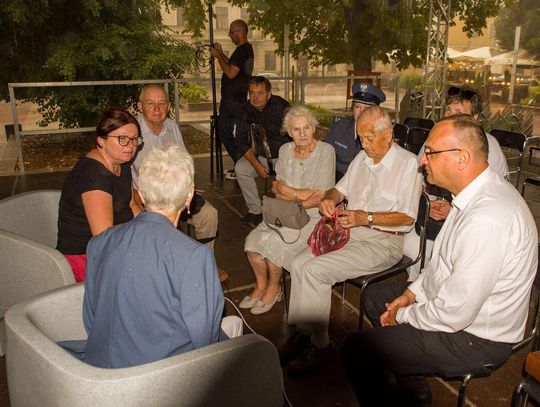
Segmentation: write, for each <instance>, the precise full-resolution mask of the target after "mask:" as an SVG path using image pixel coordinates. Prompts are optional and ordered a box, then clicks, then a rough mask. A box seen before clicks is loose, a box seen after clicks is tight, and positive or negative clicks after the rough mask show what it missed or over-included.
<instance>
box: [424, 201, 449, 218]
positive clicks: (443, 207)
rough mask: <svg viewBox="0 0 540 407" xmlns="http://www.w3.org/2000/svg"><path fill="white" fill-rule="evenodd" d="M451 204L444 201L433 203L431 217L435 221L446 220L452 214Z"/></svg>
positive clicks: (430, 211)
mask: <svg viewBox="0 0 540 407" xmlns="http://www.w3.org/2000/svg"><path fill="white" fill-rule="evenodd" d="M450 207H451V204H450V202H448V201H446V200H444V199H440V200H439V199H438V200H435V201H431V203H430V206H429V217H430V218H432V219H435V220H445V219H446V218H447V217H448V213H449V212H450Z"/></svg>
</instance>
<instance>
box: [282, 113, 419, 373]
mask: <svg viewBox="0 0 540 407" xmlns="http://www.w3.org/2000/svg"><path fill="white" fill-rule="evenodd" d="M356 126H357V132H358V134H360V137H361V139H362V145H363V146H364V150H362V151H361V152H360V154H358V155H357V156H356V158H355V159H354V160H353V162H352V163H351V165H350V166H349V169H348V170H347V173H346V174H345V176H344V177H343V178H342V179H341V180H340V181H339V182H338V183H337V184H336V186H335V188H332V189H330V190H328V191H327V192H326V194H325V196H324V198H323V199H322V200H321V203H320V205H319V209H320V211H321V212H322V214H323V215H325V216H326V217H329V218H336V219H337V222H339V223H340V224H341V226H343V227H344V228H349V229H350V238H349V241H348V242H347V243H346V244H345V245H344V246H343V247H341V248H340V249H338V250H335V251H332V252H329V253H325V254H322V255H320V256H317V257H315V256H314V255H313V254H312V252H311V249H310V248H309V247H307V248H306V249H304V250H303V251H301V252H300V253H299V254H298V255H297V256H296V257H295V259H294V261H293V262H292V269H291V300H290V306H289V320H288V324H289V325H291V328H293V327H294V330H293V332H292V334H291V335H290V336H289V338H288V340H287V342H286V343H285V344H284V345H283V346H282V347H281V348H280V349H279V356H280V360H281V363H282V364H288V368H287V371H288V372H289V373H292V374H303V373H309V372H311V371H313V370H315V369H317V368H320V367H322V366H323V365H325V364H326V363H328V361H329V360H330V359H331V358H332V356H333V355H334V345H333V342H332V341H331V340H330V337H329V333H328V325H329V319H330V308H331V300H332V286H333V285H334V284H336V283H338V282H341V281H345V280H348V279H352V278H356V277H359V276H362V275H367V274H373V273H377V272H380V271H383V270H385V269H387V268H388V267H391V266H393V265H394V264H396V263H397V262H398V261H399V260H400V259H401V257H402V255H403V234H404V233H405V232H408V231H409V230H410V229H411V228H412V226H413V224H414V220H415V217H416V214H417V212H418V202H419V199H420V194H421V191H422V178H421V175H420V174H419V172H418V163H417V160H416V157H415V156H414V154H412V153H411V152H409V151H407V150H405V149H403V148H402V147H400V146H398V145H397V144H395V143H394V142H393V140H392V121H391V119H390V116H389V115H388V113H387V112H386V111H385V110H384V109H382V108H381V107H379V106H371V107H369V108H367V109H366V110H364V111H363V112H362V113H361V114H360V116H359V117H358V122H357V124H356ZM344 198H347V199H348V206H347V209H341V208H339V207H338V205H339V203H340V202H342V201H343V200H344Z"/></svg>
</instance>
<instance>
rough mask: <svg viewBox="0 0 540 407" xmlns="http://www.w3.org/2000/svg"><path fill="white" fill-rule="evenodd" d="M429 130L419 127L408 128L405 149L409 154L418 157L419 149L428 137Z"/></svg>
mask: <svg viewBox="0 0 540 407" xmlns="http://www.w3.org/2000/svg"><path fill="white" fill-rule="evenodd" d="M429 132H430V130H428V129H423V128H420V127H410V128H409V133H408V134H407V143H406V145H405V148H406V149H407V150H409V151H410V152H411V153H413V154H415V155H418V153H419V152H420V149H421V148H422V146H423V145H424V143H425V142H426V140H427V138H428V136H429Z"/></svg>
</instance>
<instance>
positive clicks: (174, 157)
mask: <svg viewBox="0 0 540 407" xmlns="http://www.w3.org/2000/svg"><path fill="white" fill-rule="evenodd" d="M194 172H195V169H194V167H193V158H191V155H189V154H188V153H185V152H183V151H182V150H181V149H180V147H178V146H170V147H167V148H154V149H153V150H151V151H150V152H149V153H148V154H147V155H146V157H144V159H143V160H142V163H141V166H140V168H139V182H138V184H139V185H138V186H139V191H140V193H141V196H142V197H143V199H144V204H145V206H146V208H147V209H149V210H163V211H166V212H170V213H174V212H176V211H178V210H179V209H180V208H182V207H184V206H186V203H187V200H188V197H189V194H190V193H191V192H192V190H193V186H194Z"/></svg>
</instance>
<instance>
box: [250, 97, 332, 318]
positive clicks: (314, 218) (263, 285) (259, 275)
mask: <svg viewBox="0 0 540 407" xmlns="http://www.w3.org/2000/svg"><path fill="white" fill-rule="evenodd" d="M317 124H318V123H317V119H316V118H315V116H314V115H313V113H312V112H311V111H310V110H309V109H307V108H306V107H305V106H294V107H292V108H291V109H290V110H289V111H288V112H287V113H286V114H285V117H284V119H283V128H284V129H285V130H286V131H287V132H288V134H289V135H290V136H291V137H292V139H293V141H292V142H290V143H286V144H283V145H282V146H281V148H280V149H279V158H278V160H277V163H276V181H274V183H273V185H272V191H273V192H274V194H275V195H276V198H279V199H285V200H297V201H299V202H301V203H302V205H303V206H304V208H306V210H307V213H308V215H309V218H310V220H309V222H308V224H307V225H305V226H304V227H303V228H302V229H301V230H300V231H298V230H293V229H288V228H286V227H281V228H280V232H281V234H282V235H283V237H284V238H285V239H286V241H284V240H283V239H282V238H281V237H280V236H279V235H278V234H277V233H276V232H275V231H273V230H272V229H271V228H269V227H268V226H267V225H266V224H265V223H264V222H261V223H260V224H259V225H258V226H257V227H256V228H255V229H254V230H253V231H251V233H250V234H249V235H248V237H247V238H246V243H245V246H244V250H245V252H246V254H247V257H248V260H249V264H250V265H251V269H252V270H253V273H254V274H255V278H256V280H257V283H256V286H255V288H254V289H253V291H251V293H250V294H249V295H248V296H246V297H245V298H244V299H243V300H242V302H241V303H240V308H251V313H252V314H256V315H257V314H264V313H265V312H268V311H270V309H272V307H273V305H274V304H275V303H276V301H279V300H281V295H282V293H281V290H280V288H279V282H280V279H281V275H282V273H283V267H285V268H286V269H288V270H290V269H291V264H292V260H293V259H294V257H295V256H296V255H297V254H298V253H299V252H300V251H302V250H303V249H304V248H305V247H306V241H307V239H308V237H309V235H310V233H311V231H312V230H313V228H314V226H315V224H316V223H317V222H318V220H319V219H320V217H321V216H320V214H319V209H318V206H319V203H320V201H321V198H322V197H323V196H324V193H325V191H326V190H328V189H330V188H331V187H332V186H333V185H334V169H335V156H334V151H333V149H332V147H330V146H329V145H328V144H327V143H321V142H319V141H318V140H317V139H316V138H315V128H316V127H317ZM289 242H290V243H289Z"/></svg>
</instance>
